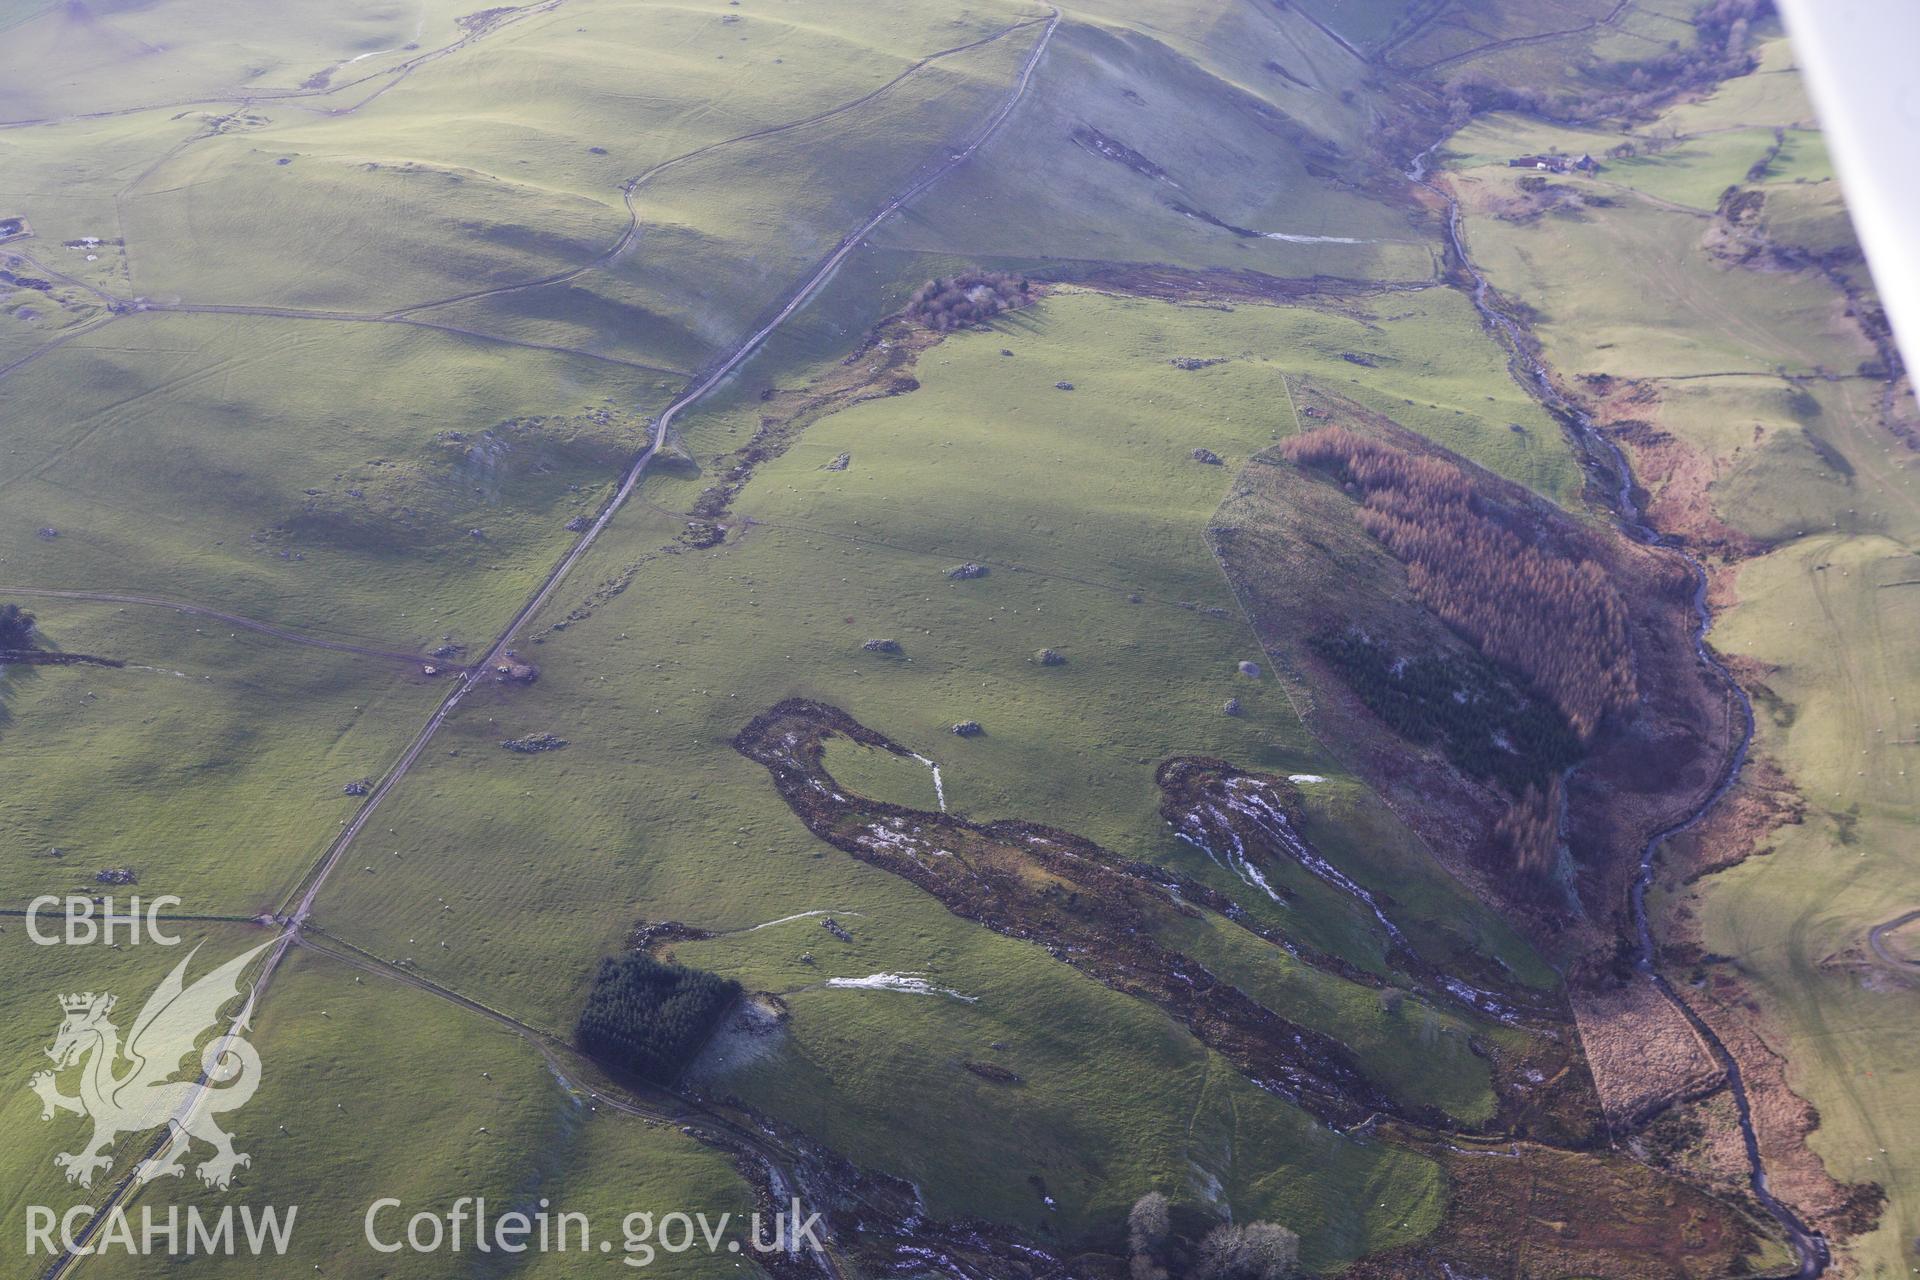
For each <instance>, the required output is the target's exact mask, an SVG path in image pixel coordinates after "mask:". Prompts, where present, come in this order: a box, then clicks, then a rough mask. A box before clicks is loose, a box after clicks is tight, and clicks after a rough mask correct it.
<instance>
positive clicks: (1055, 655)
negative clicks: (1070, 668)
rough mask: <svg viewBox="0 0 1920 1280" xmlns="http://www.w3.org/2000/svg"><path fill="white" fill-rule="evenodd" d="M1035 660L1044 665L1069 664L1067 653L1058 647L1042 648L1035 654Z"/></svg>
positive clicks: (1059, 665)
mask: <svg viewBox="0 0 1920 1280" xmlns="http://www.w3.org/2000/svg"><path fill="white" fill-rule="evenodd" d="M1033 660H1034V661H1035V662H1037V663H1039V664H1040V665H1041V666H1043V667H1064V666H1066V665H1067V655H1066V654H1064V653H1062V652H1060V651H1059V650H1058V649H1042V650H1040V652H1038V653H1036V654H1034V655H1033Z"/></svg>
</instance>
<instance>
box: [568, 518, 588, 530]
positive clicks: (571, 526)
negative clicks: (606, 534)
mask: <svg viewBox="0 0 1920 1280" xmlns="http://www.w3.org/2000/svg"><path fill="white" fill-rule="evenodd" d="M591 528H593V521H591V520H589V519H587V518H586V517H585V516H575V517H574V518H573V519H571V520H569V521H567V532H568V533H585V532H586V531H587V530H589V529H591Z"/></svg>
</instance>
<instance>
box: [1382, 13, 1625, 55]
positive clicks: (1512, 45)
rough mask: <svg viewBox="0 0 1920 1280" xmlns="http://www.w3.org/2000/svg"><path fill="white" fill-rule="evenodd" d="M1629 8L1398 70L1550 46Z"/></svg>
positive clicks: (1601, 24) (1610, 20) (1611, 21)
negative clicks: (1533, 45)
mask: <svg viewBox="0 0 1920 1280" xmlns="http://www.w3.org/2000/svg"><path fill="white" fill-rule="evenodd" d="M1631 8H1633V0H1618V2H1617V3H1616V4H1615V5H1614V6H1613V9H1612V11H1611V12H1609V13H1608V14H1607V16H1606V17H1604V18H1595V19H1594V20H1593V21H1592V22H1583V23H1581V24H1580V25H1579V26H1577V27H1567V28H1566V29H1565V30H1562V31H1542V32H1540V33H1539V34H1537V35H1531V36H1514V37H1513V38H1512V39H1509V40H1495V41H1492V42H1490V43H1488V44H1483V45H1480V46H1479V47H1477V48H1473V49H1468V50H1465V51H1464V52H1461V53H1452V54H1448V55H1447V56H1446V57H1444V58H1439V59H1436V60H1434V61H1432V62H1427V63H1422V64H1421V65H1419V66H1409V67H1401V68H1399V69H1400V70H1403V71H1413V72H1423V71H1437V70H1439V69H1440V68H1441V67H1450V66H1452V65H1453V64H1454V63H1456V62H1466V61H1467V60H1469V59H1471V58H1479V57H1483V56H1485V55H1486V54H1489V53H1498V52H1499V51H1500V50H1502V49H1519V48H1522V47H1524V46H1526V45H1530V44H1550V43H1552V42H1553V41H1555V40H1561V39H1564V38H1566V37H1567V36H1577V35H1579V34H1581V33H1582V32H1585V31H1597V30H1599V29H1600V28H1601V27H1610V26H1612V25H1613V24H1614V23H1616V22H1618V21H1619V20H1620V19H1621V18H1622V17H1623V16H1624V15H1625V14H1626V12H1627V10H1629V9H1631Z"/></svg>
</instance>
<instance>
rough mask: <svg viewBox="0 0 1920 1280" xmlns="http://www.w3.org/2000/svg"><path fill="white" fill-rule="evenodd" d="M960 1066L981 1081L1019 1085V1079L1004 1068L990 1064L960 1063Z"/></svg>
mask: <svg viewBox="0 0 1920 1280" xmlns="http://www.w3.org/2000/svg"><path fill="white" fill-rule="evenodd" d="M960 1065H961V1066H963V1067H965V1068H966V1069H967V1070H968V1071H971V1072H973V1074H974V1075H977V1076H979V1077H980V1078H981V1079H982V1080H991V1081H992V1082H993V1083H995V1084H1019V1083H1021V1080H1020V1077H1019V1076H1017V1075H1015V1074H1014V1073H1013V1072H1011V1071H1009V1070H1007V1069H1006V1068H1005V1067H1003V1066H1000V1065H999V1064H997V1063H992V1062H962V1063H961V1064H960Z"/></svg>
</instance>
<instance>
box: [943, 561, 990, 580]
mask: <svg viewBox="0 0 1920 1280" xmlns="http://www.w3.org/2000/svg"><path fill="white" fill-rule="evenodd" d="M947 576H948V577H949V578H953V579H956V580H964V579H967V578H984V577H986V576H987V566H985V565H983V564H975V563H974V562H973V561H971V560H969V561H967V563H965V564H957V565H955V566H954V567H953V568H951V569H949V570H947Z"/></svg>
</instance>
